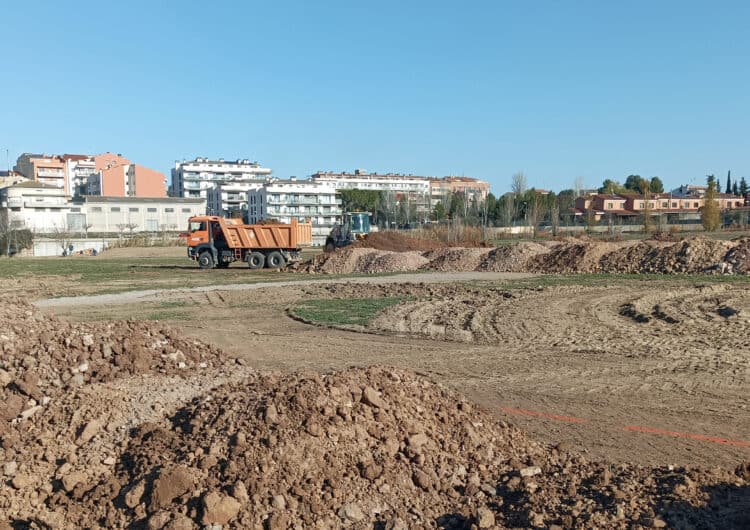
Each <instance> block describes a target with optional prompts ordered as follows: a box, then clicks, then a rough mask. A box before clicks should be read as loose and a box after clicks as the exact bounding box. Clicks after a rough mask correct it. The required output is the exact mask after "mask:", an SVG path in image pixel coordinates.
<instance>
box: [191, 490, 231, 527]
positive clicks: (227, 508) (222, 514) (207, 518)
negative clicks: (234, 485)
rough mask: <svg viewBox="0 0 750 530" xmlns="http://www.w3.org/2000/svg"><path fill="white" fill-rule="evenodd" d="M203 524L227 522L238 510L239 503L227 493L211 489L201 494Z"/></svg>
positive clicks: (222, 523)
mask: <svg viewBox="0 0 750 530" xmlns="http://www.w3.org/2000/svg"><path fill="white" fill-rule="evenodd" d="M201 503H202V506H203V517H202V519H201V521H202V522H203V524H221V525H224V524H229V522H231V521H233V520H234V519H235V518H236V517H237V514H238V513H239V512H240V503H239V502H237V499H234V498H233V497H230V496H229V495H224V494H221V493H219V492H217V491H215V490H212V491H210V492H208V493H207V494H205V495H204V496H203V499H202V500H201Z"/></svg>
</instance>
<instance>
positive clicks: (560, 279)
mask: <svg viewBox="0 0 750 530" xmlns="http://www.w3.org/2000/svg"><path fill="white" fill-rule="evenodd" d="M651 282H654V283H662V284H663V283H671V284H675V285H693V286H699V285H707V284H715V283H736V284H743V285H747V284H750V276H748V275H726V276H725V275H719V274H583V273H582V274H542V275H538V276H534V277H531V278H521V279H514V280H486V281H485V280H475V281H471V282H467V284H469V285H474V286H477V287H500V288H503V289H531V288H536V287H556V286H565V285H580V286H589V287H604V286H610V285H622V284H626V283H651Z"/></svg>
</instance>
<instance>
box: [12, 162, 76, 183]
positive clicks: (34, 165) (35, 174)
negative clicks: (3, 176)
mask: <svg viewBox="0 0 750 530" xmlns="http://www.w3.org/2000/svg"><path fill="white" fill-rule="evenodd" d="M13 169H14V170H15V171H17V172H18V173H21V174H22V175H23V176H24V177H26V178H28V179H31V180H35V181H37V182H39V183H41V184H46V185H48V186H52V187H55V188H61V189H63V190H65V189H67V182H66V178H65V161H64V160H63V159H62V158H61V157H59V156H57V155H44V154H33V153H23V154H22V155H21V156H19V157H18V160H17V161H16V166H15V167H14V168H13Z"/></svg>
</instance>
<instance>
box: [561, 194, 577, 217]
mask: <svg viewBox="0 0 750 530" xmlns="http://www.w3.org/2000/svg"><path fill="white" fill-rule="evenodd" d="M576 197H577V195H576V191H575V190H562V191H561V192H560V193H558V194H557V197H556V199H557V209H558V211H560V212H563V213H564V212H567V211H568V210H570V209H571V208H572V207H573V206H575V203H576Z"/></svg>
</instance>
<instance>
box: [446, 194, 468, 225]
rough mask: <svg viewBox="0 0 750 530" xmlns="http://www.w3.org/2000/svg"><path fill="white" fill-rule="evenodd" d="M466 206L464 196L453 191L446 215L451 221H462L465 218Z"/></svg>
mask: <svg viewBox="0 0 750 530" xmlns="http://www.w3.org/2000/svg"><path fill="white" fill-rule="evenodd" d="M467 206H468V205H467V204H466V197H465V196H464V194H463V193H461V192H459V191H455V192H453V195H452V196H451V205H450V207H449V208H448V215H449V216H450V218H451V219H464V218H465V217H466V208H467Z"/></svg>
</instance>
